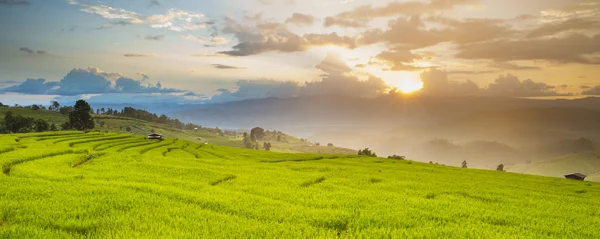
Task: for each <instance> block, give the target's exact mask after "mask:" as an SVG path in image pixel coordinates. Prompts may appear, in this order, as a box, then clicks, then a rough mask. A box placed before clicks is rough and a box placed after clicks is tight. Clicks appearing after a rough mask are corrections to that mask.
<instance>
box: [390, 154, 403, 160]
mask: <svg viewBox="0 0 600 239" xmlns="http://www.w3.org/2000/svg"><path fill="white" fill-rule="evenodd" d="M388 159H395V160H405V159H406V157H404V156H400V155H395V154H394V155H392V156H388Z"/></svg>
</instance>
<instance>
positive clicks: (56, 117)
mask: <svg viewBox="0 0 600 239" xmlns="http://www.w3.org/2000/svg"><path fill="white" fill-rule="evenodd" d="M7 111H11V112H13V114H14V115H22V116H26V117H31V118H34V119H44V120H46V121H48V123H54V124H56V125H61V124H63V123H65V122H67V121H68V120H69V119H68V118H67V117H66V116H64V115H62V114H60V113H58V112H54V111H49V110H32V109H30V108H20V107H18V108H15V107H0V123H2V122H4V114H5V113H6V112H7Z"/></svg>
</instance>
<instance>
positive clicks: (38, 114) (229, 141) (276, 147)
mask: <svg viewBox="0 0 600 239" xmlns="http://www.w3.org/2000/svg"><path fill="white" fill-rule="evenodd" d="M9 110H10V111H12V112H13V113H14V114H15V115H23V116H27V117H32V118H36V119H45V120H47V121H49V122H50V123H55V124H57V125H62V124H63V123H65V122H67V121H68V117H66V116H64V115H62V114H60V113H57V112H52V111H47V110H37V111H34V110H32V109H29V108H14V107H10V108H5V107H0V123H1V122H3V121H4V113H5V112H6V111H9ZM93 116H94V118H95V119H97V120H99V121H103V122H104V126H101V125H100V124H98V123H96V129H95V130H98V131H105V132H106V131H111V132H123V133H124V132H125V130H126V128H127V127H130V128H131V133H133V134H136V135H147V134H148V133H150V132H151V130H154V131H155V132H157V133H160V134H163V135H164V136H165V137H167V138H178V139H181V140H190V141H196V142H198V143H204V142H208V143H209V144H214V145H222V146H232V147H243V143H242V140H241V138H239V137H238V138H235V137H222V136H219V135H216V134H213V133H211V132H208V131H206V130H179V129H176V128H173V127H171V126H169V125H164V124H158V123H152V122H147V121H143V120H137V119H132V118H126V117H115V116H107V115H93ZM198 137H201V138H202V140H198ZM287 139H288V141H289V142H288V143H283V142H271V144H272V145H273V148H272V150H273V151H276V152H287V153H327V154H356V151H355V150H352V149H345V148H338V147H325V146H321V147H317V146H312V147H309V146H307V145H306V144H305V143H303V142H301V141H300V139H297V138H294V137H291V136H287ZM261 150H262V148H261Z"/></svg>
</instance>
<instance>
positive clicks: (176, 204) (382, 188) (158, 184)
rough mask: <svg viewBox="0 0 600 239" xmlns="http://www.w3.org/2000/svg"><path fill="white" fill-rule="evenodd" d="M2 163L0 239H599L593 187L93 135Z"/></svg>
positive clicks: (29, 142) (58, 137)
mask: <svg viewBox="0 0 600 239" xmlns="http://www.w3.org/2000/svg"><path fill="white" fill-rule="evenodd" d="M31 149H36V150H31ZM0 165H2V169H3V170H2V171H3V173H2V174H0V185H1V186H0V189H1V190H0V208H1V209H0V238H142V237H145V238H159V237H170V238H198V237H207V238H225V237H226V238H232V237H233V238H248V237H259V238H323V237H325V238H336V237H343V238H346V237H348V238H357V237H359V238H367V237H368V238H406V237H412V238H510V237H519V238H543V237H550V238H552V237H553V238H599V237H600V231H598V230H597V228H599V227H600V217H599V215H600V201H599V200H597V199H598V197H600V184H598V183H592V182H580V181H570V180H566V179H559V178H549V177H541V176H531V175H521V174H513V173H503V172H496V171H483V170H474V169H461V168H454V167H445V166H439V165H431V164H422V163H417V162H411V161H397V160H388V159H381V158H366V157H357V156H344V155H316V154H286V153H275V152H266V151H255V150H247V149H238V148H231V147H222V146H214V145H202V144H197V143H194V142H191V141H186V140H175V139H166V140H164V141H150V140H147V139H144V138H143V137H139V136H132V135H130V134H117V133H98V132H96V133H87V134H84V133H80V132H57V133H36V134H18V135H0ZM549 209H552V210H549Z"/></svg>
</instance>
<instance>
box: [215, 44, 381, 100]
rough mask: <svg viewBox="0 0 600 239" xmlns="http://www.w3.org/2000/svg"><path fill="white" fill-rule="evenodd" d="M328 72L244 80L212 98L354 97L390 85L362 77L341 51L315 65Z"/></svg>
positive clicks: (373, 92) (374, 91)
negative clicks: (300, 78) (300, 79)
mask: <svg viewBox="0 0 600 239" xmlns="http://www.w3.org/2000/svg"><path fill="white" fill-rule="evenodd" d="M315 67H316V68H317V69H320V70H322V71H323V72H325V73H326V74H325V75H324V76H323V78H321V80H319V81H313V82H306V83H303V84H302V83H296V82H281V81H276V80H268V79H261V80H240V81H238V82H237V88H238V89H237V90H236V91H231V90H228V89H220V90H218V91H219V92H220V94H218V95H215V96H214V97H213V98H212V99H211V102H227V101H239V100H245V99H260V98H267V97H278V98H289V97H297V96H308V95H347V96H353V97H376V96H379V95H382V94H384V93H385V92H386V91H387V90H388V88H389V86H387V85H386V84H385V82H383V80H381V79H379V78H376V77H374V76H369V79H368V80H365V81H361V80H360V79H359V78H358V77H356V76H354V75H352V70H351V68H350V67H349V66H347V65H346V63H345V62H344V61H343V60H342V59H341V57H340V56H339V54H336V53H330V54H328V56H327V57H326V58H325V59H324V60H323V61H321V62H320V63H319V64H317V65H316V66H315Z"/></svg>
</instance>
